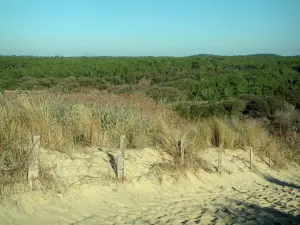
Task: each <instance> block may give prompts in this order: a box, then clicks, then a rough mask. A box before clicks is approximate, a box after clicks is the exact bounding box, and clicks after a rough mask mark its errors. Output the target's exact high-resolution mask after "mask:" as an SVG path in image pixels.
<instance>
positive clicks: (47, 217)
mask: <svg viewBox="0 0 300 225" xmlns="http://www.w3.org/2000/svg"><path fill="white" fill-rule="evenodd" d="M225 181H226V182H225ZM271 181H272V182H269V181H267V180H265V179H263V178H261V177H258V176H257V175H256V174H253V173H243V174H242V173H241V174H237V175H235V176H232V175H231V176H225V177H224V176H223V177H222V178H219V177H218V176H217V175H211V176H210V177H209V179H207V180H205V181H204V182H203V181H202V182H196V181H193V182H190V184H189V185H186V184H185V185H184V184H181V185H180V186H175V185H170V184H169V185H168V184H166V185H163V186H160V187H158V186H157V187H156V188H155V187H154V185H152V184H149V183H147V182H144V183H143V182H141V183H140V184H135V185H132V184H125V185H123V186H120V187H117V186H111V185H109V184H107V185H104V184H102V185H100V184H99V185H93V186H92V185H88V186H86V187H81V188H80V189H76V191H75V190H70V191H69V192H68V193H67V195H65V196H63V197H62V196H61V197H58V196H54V195H50V194H49V193H47V194H42V193H40V192H34V193H28V194H23V195H17V196H15V197H14V199H15V200H7V202H6V203H5V201H2V203H1V213H0V224H36V225H38V224H43V225H46V224H300V182H298V181H299V180H296V179H294V180H293V183H294V184H292V183H279V184H276V183H278V180H271ZM281 182H283V181H282V180H281ZM289 182H291V181H290V180H289ZM296 182H298V183H296ZM220 184H222V185H220ZM283 184H285V186H284V185H283Z"/></svg>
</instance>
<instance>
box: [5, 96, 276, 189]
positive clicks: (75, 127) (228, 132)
mask: <svg viewBox="0 0 300 225" xmlns="http://www.w3.org/2000/svg"><path fill="white" fill-rule="evenodd" d="M37 134H39V135H41V136H42V142H41V145H42V147H43V148H45V149H48V150H49V151H51V150H54V151H60V152H64V153H66V154H68V155H70V156H72V154H73V152H74V151H75V149H76V148H77V147H78V146H97V147H107V148H116V147H118V145H119V137H120V135H126V136H127V138H128V140H129V146H128V147H130V148H144V147H153V148H156V149H160V150H161V151H164V152H167V153H168V154H170V155H171V156H172V157H173V159H174V165H175V166H178V165H180V163H179V162H180V149H178V147H177V141H179V140H181V139H183V140H184V142H185V145H186V146H185V148H186V161H185V162H186V163H185V165H184V168H196V167H197V165H198V164H201V163H199V160H198V159H197V157H196V153H197V152H198V151H200V150H201V149H205V148H207V147H212V146H218V145H219V144H224V146H225V147H226V148H244V147H245V146H252V147H253V148H254V150H255V151H256V152H257V153H258V154H260V155H261V156H264V155H265V154H267V153H268V152H272V154H273V155H274V160H275V161H276V162H279V161H280V160H281V159H282V157H281V156H282V154H281V149H282V147H281V146H280V145H279V144H278V142H277V140H276V139H275V138H274V137H272V136H270V135H269V134H268V133H267V132H266V131H265V130H264V129H263V128H262V126H261V125H260V124H259V123H258V122H256V121H254V120H248V121H241V120H239V119H237V118H233V119H228V118H227V119H226V118H225V119H219V118H216V117H214V118H210V119H204V120H201V121H197V122H187V121H185V120H183V119H182V118H180V117H179V116H178V115H177V114H176V113H175V112H173V111H172V110H171V109H170V108H169V107H167V106H166V105H163V104H157V103H156V102H155V101H153V100H151V99H149V98H147V97H146V96H144V95H142V94H123V95H116V94H109V93H104V92H95V91H94V92H84V93H70V94H66V93H65V94H61V93H54V92H47V91H39V92H29V93H26V92H22V93H15V92H9V93H5V94H4V95H2V96H1V97H0V165H1V166H2V167H3V166H4V165H6V170H3V169H1V166H0V170H3V171H4V172H2V174H5V175H3V176H2V177H1V175H0V185H3V182H4V180H6V181H7V180H9V179H10V180H11V181H12V180H13V178H14V177H15V176H25V174H26V157H27V155H28V152H29V151H30V149H27V144H28V140H29V138H30V137H31V136H32V135H37ZM21 162H22V163H21ZM12 165H15V167H13V166H12ZM172 168H173V167H172ZM13 171H15V172H13ZM16 174H17V175H16Z"/></svg>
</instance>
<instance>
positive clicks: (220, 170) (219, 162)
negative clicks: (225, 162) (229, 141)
mask: <svg viewBox="0 0 300 225" xmlns="http://www.w3.org/2000/svg"><path fill="white" fill-rule="evenodd" d="M223 148H224V146H223V144H220V146H219V148H218V173H219V174H221V173H222V152H223Z"/></svg>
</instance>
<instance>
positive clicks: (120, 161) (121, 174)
mask: <svg viewBox="0 0 300 225" xmlns="http://www.w3.org/2000/svg"><path fill="white" fill-rule="evenodd" d="M125 141H126V137H125V135H121V137H120V151H121V154H120V155H119V156H118V162H117V174H118V179H119V181H120V182H121V183H123V182H124V157H125V153H124V151H125V147H126V144H125Z"/></svg>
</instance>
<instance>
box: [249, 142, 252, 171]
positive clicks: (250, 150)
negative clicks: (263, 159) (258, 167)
mask: <svg viewBox="0 0 300 225" xmlns="http://www.w3.org/2000/svg"><path fill="white" fill-rule="evenodd" d="M249 152H250V170H252V162H253V161H252V156H253V155H252V147H249Z"/></svg>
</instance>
